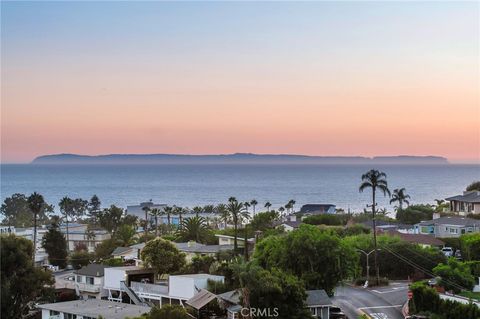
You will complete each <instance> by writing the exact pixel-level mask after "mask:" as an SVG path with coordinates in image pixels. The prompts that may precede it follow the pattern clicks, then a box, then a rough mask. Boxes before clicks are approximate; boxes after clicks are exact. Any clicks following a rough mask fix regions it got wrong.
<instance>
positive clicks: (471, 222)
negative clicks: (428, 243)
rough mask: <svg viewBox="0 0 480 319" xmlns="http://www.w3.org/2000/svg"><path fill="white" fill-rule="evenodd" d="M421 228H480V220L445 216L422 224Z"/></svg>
mask: <svg viewBox="0 0 480 319" xmlns="http://www.w3.org/2000/svg"><path fill="white" fill-rule="evenodd" d="M418 225H420V226H430V225H455V226H477V227H480V220H476V219H473V218H466V217H455V216H452V217H450V216H445V217H440V218H436V219H432V220H427V221H423V222H420V223H419V224H418Z"/></svg>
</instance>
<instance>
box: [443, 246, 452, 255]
mask: <svg viewBox="0 0 480 319" xmlns="http://www.w3.org/2000/svg"><path fill="white" fill-rule="evenodd" d="M442 253H443V254H444V255H445V257H452V256H453V248H452V247H443V248H442Z"/></svg>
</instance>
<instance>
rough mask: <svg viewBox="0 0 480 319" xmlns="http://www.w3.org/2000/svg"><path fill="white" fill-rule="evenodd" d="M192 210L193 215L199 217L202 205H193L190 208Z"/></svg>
mask: <svg viewBox="0 0 480 319" xmlns="http://www.w3.org/2000/svg"><path fill="white" fill-rule="evenodd" d="M192 210H193V212H194V213H195V217H199V215H200V214H201V213H203V207H200V206H195V207H193V208H192Z"/></svg>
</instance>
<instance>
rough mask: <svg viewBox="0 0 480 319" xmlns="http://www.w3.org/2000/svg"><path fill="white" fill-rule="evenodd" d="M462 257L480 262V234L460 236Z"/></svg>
mask: <svg viewBox="0 0 480 319" xmlns="http://www.w3.org/2000/svg"><path fill="white" fill-rule="evenodd" d="M460 245H461V247H462V255H463V258H465V259H466V260H480V233H472V234H464V235H462V236H460Z"/></svg>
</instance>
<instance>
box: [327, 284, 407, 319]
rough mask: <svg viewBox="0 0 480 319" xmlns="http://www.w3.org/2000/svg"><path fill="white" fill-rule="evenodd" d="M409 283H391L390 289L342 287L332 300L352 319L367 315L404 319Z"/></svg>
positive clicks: (337, 290) (380, 318) (382, 318)
mask: <svg viewBox="0 0 480 319" xmlns="http://www.w3.org/2000/svg"><path fill="white" fill-rule="evenodd" d="M407 291H408V283H407V282H391V283H390V285H389V286H388V287H380V288H367V289H365V288H361V287H352V286H348V285H345V286H340V287H337V289H336V291H335V296H334V297H333V298H332V302H333V304H334V305H336V306H338V307H340V308H341V309H342V311H343V312H344V313H345V314H346V315H347V316H348V318H350V319H356V318H358V316H359V315H361V314H362V313H366V314H367V315H369V316H370V317H371V318H374V319H404V317H403V315H402V307H403V305H404V304H405V302H406V301H407Z"/></svg>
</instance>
